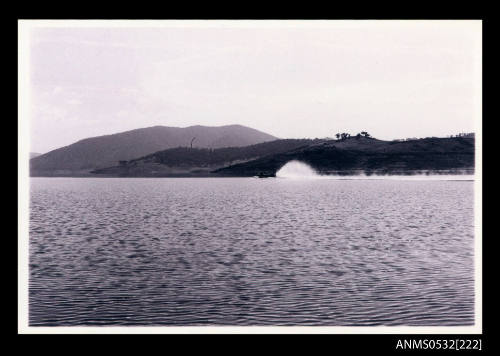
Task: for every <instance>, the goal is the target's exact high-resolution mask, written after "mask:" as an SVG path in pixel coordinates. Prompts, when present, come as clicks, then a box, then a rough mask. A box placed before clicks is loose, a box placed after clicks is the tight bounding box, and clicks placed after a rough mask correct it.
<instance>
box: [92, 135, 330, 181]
mask: <svg viewBox="0 0 500 356" xmlns="http://www.w3.org/2000/svg"><path fill="white" fill-rule="evenodd" d="M319 141H320V140H310V139H285V140H274V141H270V142H264V143H259V144H256V145H250V146H245V147H225V148H217V149H211V148H189V147H178V148H170V149H167V150H163V151H159V152H155V153H153V154H150V155H147V156H144V157H141V158H137V159H133V160H129V161H122V162H120V164H119V165H117V166H113V167H108V168H103V169H96V170H94V171H92V173H94V174H99V175H107V176H122V177H161V176H193V175H196V176H200V175H204V176H210V175H212V174H211V173H210V172H211V171H213V170H215V169H217V168H221V167H224V166H229V165H232V164H235V163H241V162H247V161H251V160H254V159H257V158H260V157H265V156H267V155H272V154H279V153H282V152H287V151H290V150H293V149H296V148H299V147H306V146H309V145H311V144H313V143H315V142H319Z"/></svg>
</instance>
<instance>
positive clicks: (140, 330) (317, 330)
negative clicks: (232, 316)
mask: <svg viewBox="0 0 500 356" xmlns="http://www.w3.org/2000/svg"><path fill="white" fill-rule="evenodd" d="M423 21H425V22H429V21H433V22H439V21H446V22H453V23H455V24H456V25H460V24H461V23H467V24H470V23H475V25H476V26H478V27H479V30H480V31H481V27H482V21H480V20H362V21H361V20H168V21H164V20H19V21H18V35H19V40H18V41H19V42H18V56H19V57H18V78H19V79H18V84H19V89H18V109H19V117H18V130H19V131H18V132H19V133H18V135H19V137H18V139H19V141H18V184H19V190H18V203H19V204H18V207H19V208H18V228H19V236H18V333H20V334H480V333H481V332H482V267H481V266H482V227H481V222H482V124H481V120H482V48H478V49H477V50H478V52H479V56H478V57H477V62H476V67H475V71H476V75H477V83H476V84H477V87H476V90H477V93H478V94H477V96H476V98H475V100H476V113H475V133H476V151H475V152H476V153H475V154H476V156H475V159H476V163H475V164H476V170H475V183H474V201H475V209H474V223H475V325H473V326H464V327H454V326H453V327H420V326H397V327H396V326H395V327H390V326H377V327H343V326H332V327H326V326H290V327H288V326H283V327H282V326H280V327H277V326H271V327H269V326H203V327H201V326H200V327H191V326H186V327H177V326H176V327H33V326H29V325H28V278H29V270H28V266H29V226H28V225H29V223H28V222H29V186H30V185H29V183H30V182H29V152H30V149H29V148H30V147H29V145H30V143H29V137H30V126H29V120H30V108H31V106H30V86H29V83H30V82H29V72H30V62H29V58H30V53H29V52H30V51H29V50H30V45H29V39H30V32H31V29H32V28H35V27H51V28H55V27H59V28H62V27H128V28H130V27H203V28H209V27H233V28H236V27H238V28H245V27H253V28H255V27H282V28H283V27H294V28H297V27H311V26H313V27H316V28H319V27H334V26H337V25H339V24H341V25H342V27H343V28H345V26H346V25H349V26H353V27H360V26H366V25H373V24H374V22H376V24H377V26H379V25H380V26H385V25H388V24H392V23H394V22H399V23H401V22H402V23H405V24H407V25H409V26H413V25H416V24H419V23H421V22H423ZM481 37H482V34H481Z"/></svg>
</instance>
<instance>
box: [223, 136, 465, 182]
mask: <svg viewBox="0 0 500 356" xmlns="http://www.w3.org/2000/svg"><path fill="white" fill-rule="evenodd" d="M291 160H299V161H302V162H305V163H307V164H309V165H310V166H311V167H313V168H314V169H315V170H316V171H317V172H319V173H320V174H359V173H365V174H416V173H426V172H429V171H432V172H434V173H439V172H460V171H467V172H469V173H470V172H473V170H474V138H471V137H453V138H425V139H417V140H410V141H381V140H376V139H374V138H366V137H360V138H357V137H351V138H349V139H347V140H345V141H334V140H331V141H327V142H321V143H316V144H312V145H309V146H308V147H303V148H298V149H294V150H290V151H288V152H283V153H279V154H274V155H269V156H266V157H261V158H259V159H256V160H252V161H249V162H245V163H240V164H235V165H231V166H228V167H224V168H221V169H217V170H215V171H214V173H216V174H219V175H224V176H255V175H258V174H259V173H265V174H275V173H276V172H277V171H278V170H279V169H280V168H281V167H282V166H283V165H285V164H286V163H287V162H289V161H291Z"/></svg>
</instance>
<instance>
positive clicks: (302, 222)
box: [29, 177, 474, 326]
mask: <svg viewBox="0 0 500 356" xmlns="http://www.w3.org/2000/svg"><path fill="white" fill-rule="evenodd" d="M473 186H474V182H473V181H472V180H469V181H467V180H447V179H445V178H443V177H439V178H437V179H432V177H427V178H422V179H415V178H414V177H408V178H406V179H405V178H399V179H286V178H268V179H257V178H149V179H148V178H145V179H140V178H109V179H106V178H31V179H30V189H31V192H30V194H31V203H30V272H29V273H30V279H29V324H30V325H31V326H74V325H82V326H83V325H86V326H90V325H108V326H124V325H129V326H132V325H143V326H181V325H308V326H315V325H322V326H372V325H419V326H424V325H425V326H451V325H455V326H456V325H473V324H474V268H473V262H474V224H473V223H474V219H473V218H474V214H473V206H474V204H473V200H474V194H473V191H474V189H473Z"/></svg>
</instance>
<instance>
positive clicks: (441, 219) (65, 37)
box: [18, 19, 483, 346]
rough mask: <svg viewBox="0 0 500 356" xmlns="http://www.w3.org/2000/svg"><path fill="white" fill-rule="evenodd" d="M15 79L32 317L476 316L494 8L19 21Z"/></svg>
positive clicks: (71, 323) (157, 328) (326, 319)
mask: <svg viewBox="0 0 500 356" xmlns="http://www.w3.org/2000/svg"><path fill="white" fill-rule="evenodd" d="M18 83H19V86H18V108H19V110H18V112H19V115H18V125H19V134H18V135H19V136H18V138H19V151H18V160H19V176H18V179H19V192H18V195H19V230H18V231H19V234H18V243H19V251H18V272H19V273H18V283H19V296H18V301H19V305H18V332H19V333H26V334H36V333H78V334H81V333H83V334H85V333H94V334H95V333H167V334H168V333H197V334H204V333H207V334H217V333H230V334H231V333H263V334H266V333H275V334H276V333H298V334H300V333H304V334H317V333H321V334H480V333H481V332H482V314H483V312H482V301H481V296H482V269H481V268H482V267H481V266H482V241H481V239H482V236H481V217H482V215H481V214H482V212H481V201H482V196H481V184H482V182H481V178H482V159H481V144H482V136H481V135H482V123H481V120H482V21H481V20H408V19H407V20H284V19H283V20H279V19H276V20H236V19H235V20H215V19H214V20H208V19H207V20H201V19H200V20H196V19H194V20H120V19H116V20H91V19H87V20H75V19H73V20H69V19H66V20H65V19H61V20H36V19H24V20H23V19H19V20H18ZM457 342H458V341H457ZM402 345H404V342H402ZM394 346H396V345H394Z"/></svg>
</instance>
